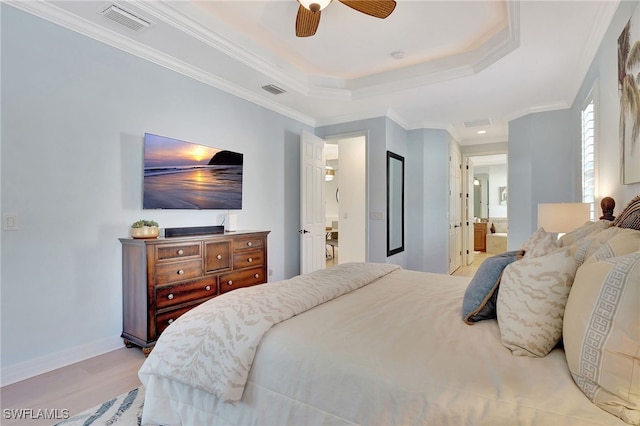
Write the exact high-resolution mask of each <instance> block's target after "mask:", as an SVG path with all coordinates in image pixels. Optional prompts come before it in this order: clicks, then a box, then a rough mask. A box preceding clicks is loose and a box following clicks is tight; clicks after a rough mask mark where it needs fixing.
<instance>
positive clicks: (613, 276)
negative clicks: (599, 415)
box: [500, 251, 640, 425]
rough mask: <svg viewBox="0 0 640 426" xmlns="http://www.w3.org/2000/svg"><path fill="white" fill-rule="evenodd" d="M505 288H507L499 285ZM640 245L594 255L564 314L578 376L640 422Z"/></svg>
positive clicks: (603, 401) (605, 404) (615, 409)
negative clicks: (612, 253) (605, 255)
mask: <svg viewBox="0 0 640 426" xmlns="http://www.w3.org/2000/svg"><path fill="white" fill-rule="evenodd" d="M500 291H502V290H500ZM639 305H640V251H637V252H634V253H630V254H627V255H624V256H620V257H614V258H608V259H605V260H601V261H589V262H586V263H585V264H584V265H582V266H581V267H580V268H579V269H578V272H577V274H576V279H575V283H574V285H573V288H572V289H571V293H570V295H569V300H568V301H567V306H566V310H565V316H564V325H563V331H564V348H565V354H566V357H567V364H568V365H569V370H570V371H571V374H572V376H573V379H574V381H575V382H576V384H577V385H578V387H579V388H580V389H581V390H582V392H584V394H585V395H586V396H587V397H588V398H589V399H590V400H591V401H592V402H593V403H594V404H596V405H597V406H598V407H600V408H602V409H603V410H605V411H608V412H610V413H611V414H613V415H615V416H618V417H620V418H621V419H622V420H624V421H625V422H627V423H631V424H635V425H637V424H640V309H639Z"/></svg>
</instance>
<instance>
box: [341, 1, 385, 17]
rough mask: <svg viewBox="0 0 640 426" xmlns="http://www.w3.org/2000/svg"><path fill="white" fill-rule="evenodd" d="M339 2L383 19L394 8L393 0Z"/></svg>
mask: <svg viewBox="0 0 640 426" xmlns="http://www.w3.org/2000/svg"><path fill="white" fill-rule="evenodd" d="M340 2H341V3H343V4H345V5H347V6H349V7H350V8H351V9H355V10H357V11H358V12H362V13H366V14H367V15H369V16H373V17H375V18H381V19H384V18H386V17H387V16H389V15H391V12H393V9H395V8H396V2H395V0H353V1H352V0H340Z"/></svg>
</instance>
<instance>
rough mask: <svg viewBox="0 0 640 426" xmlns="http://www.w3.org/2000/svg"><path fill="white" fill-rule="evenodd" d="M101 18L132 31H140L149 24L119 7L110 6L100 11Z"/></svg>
mask: <svg viewBox="0 0 640 426" xmlns="http://www.w3.org/2000/svg"><path fill="white" fill-rule="evenodd" d="M102 16H104V17H105V18H109V19H111V20H112V21H114V22H117V23H118V24H120V25H124V26H125V27H127V28H129V29H130V30H133V31H140V30H142V29H145V28H148V27H149V25H151V23H150V22H149V21H146V20H144V19H142V18H140V17H138V16H136V15H134V14H133V13H131V12H127V11H126V10H124V9H122V8H121V7H118V6H116V5H115V4H112V5H111V6H109V7H108V8H106V9H105V10H103V11H102Z"/></svg>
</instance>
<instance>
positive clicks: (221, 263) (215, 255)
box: [204, 241, 231, 273]
mask: <svg viewBox="0 0 640 426" xmlns="http://www.w3.org/2000/svg"><path fill="white" fill-rule="evenodd" d="M204 259H205V261H204V271H205V272H207V273H209V272H215V271H223V270H225V269H230V268H231V241H221V242H205V243H204Z"/></svg>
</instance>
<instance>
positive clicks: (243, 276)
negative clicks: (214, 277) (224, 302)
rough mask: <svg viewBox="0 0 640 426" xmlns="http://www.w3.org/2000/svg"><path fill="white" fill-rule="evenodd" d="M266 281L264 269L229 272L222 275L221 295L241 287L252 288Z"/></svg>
mask: <svg viewBox="0 0 640 426" xmlns="http://www.w3.org/2000/svg"><path fill="white" fill-rule="evenodd" d="M263 282H266V281H265V276H264V268H263V267H258V268H252V269H245V270H244V271H238V272H229V273H228V274H222V275H220V293H221V294H222V293H225V292H227V291H231V290H235V289H236V288H241V287H250V286H252V285H256V284H261V283H263Z"/></svg>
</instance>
